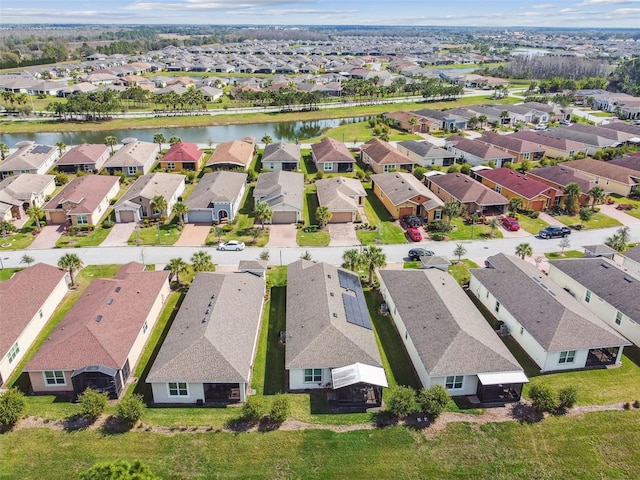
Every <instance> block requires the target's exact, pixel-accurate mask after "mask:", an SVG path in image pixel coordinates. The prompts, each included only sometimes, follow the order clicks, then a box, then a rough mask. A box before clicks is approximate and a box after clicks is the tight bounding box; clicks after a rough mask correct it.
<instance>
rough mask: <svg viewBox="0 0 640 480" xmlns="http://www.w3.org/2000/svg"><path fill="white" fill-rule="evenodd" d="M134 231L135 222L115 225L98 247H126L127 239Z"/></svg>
mask: <svg viewBox="0 0 640 480" xmlns="http://www.w3.org/2000/svg"><path fill="white" fill-rule="evenodd" d="M135 229H136V224H135V222H128V223H116V224H115V225H114V226H113V227H111V231H110V232H109V235H107V238H105V239H104V241H103V242H102V243H101V244H100V245H102V246H103V247H126V246H127V245H128V243H127V242H128V240H129V237H130V236H131V234H132V233H133V231H134V230H135Z"/></svg>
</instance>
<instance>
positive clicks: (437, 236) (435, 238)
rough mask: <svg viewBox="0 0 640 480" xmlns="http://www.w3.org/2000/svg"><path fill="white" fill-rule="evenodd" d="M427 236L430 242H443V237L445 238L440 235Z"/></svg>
mask: <svg viewBox="0 0 640 480" xmlns="http://www.w3.org/2000/svg"><path fill="white" fill-rule="evenodd" d="M429 236H430V237H431V240H433V241H434V242H441V241H442V240H444V237H445V236H444V235H443V234H441V233H432V234H431V235H429Z"/></svg>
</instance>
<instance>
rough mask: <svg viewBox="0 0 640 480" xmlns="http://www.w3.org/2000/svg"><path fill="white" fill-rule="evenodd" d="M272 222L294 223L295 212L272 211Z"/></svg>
mask: <svg viewBox="0 0 640 480" xmlns="http://www.w3.org/2000/svg"><path fill="white" fill-rule="evenodd" d="M271 222H272V223H296V212H273V218H272V219H271Z"/></svg>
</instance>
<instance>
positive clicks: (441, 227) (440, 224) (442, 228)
mask: <svg viewBox="0 0 640 480" xmlns="http://www.w3.org/2000/svg"><path fill="white" fill-rule="evenodd" d="M427 229H428V230H429V231H430V232H450V231H451V225H450V224H449V223H448V222H447V221H445V220H434V221H433V222H431V223H429V224H428V225H427Z"/></svg>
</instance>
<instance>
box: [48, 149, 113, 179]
mask: <svg viewBox="0 0 640 480" xmlns="http://www.w3.org/2000/svg"><path fill="white" fill-rule="evenodd" d="M110 153H111V150H110V149H109V147H107V146H106V145H99V144H95V143H83V144H82V145H77V146H75V147H73V148H71V149H70V150H69V151H68V152H67V153H65V154H64V155H62V156H61V157H60V158H59V159H58V161H57V162H56V168H57V169H58V170H59V171H60V172H64V173H76V172H99V171H100V170H101V169H102V167H103V166H104V164H105V162H106V161H107V160H108V159H109V156H110Z"/></svg>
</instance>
